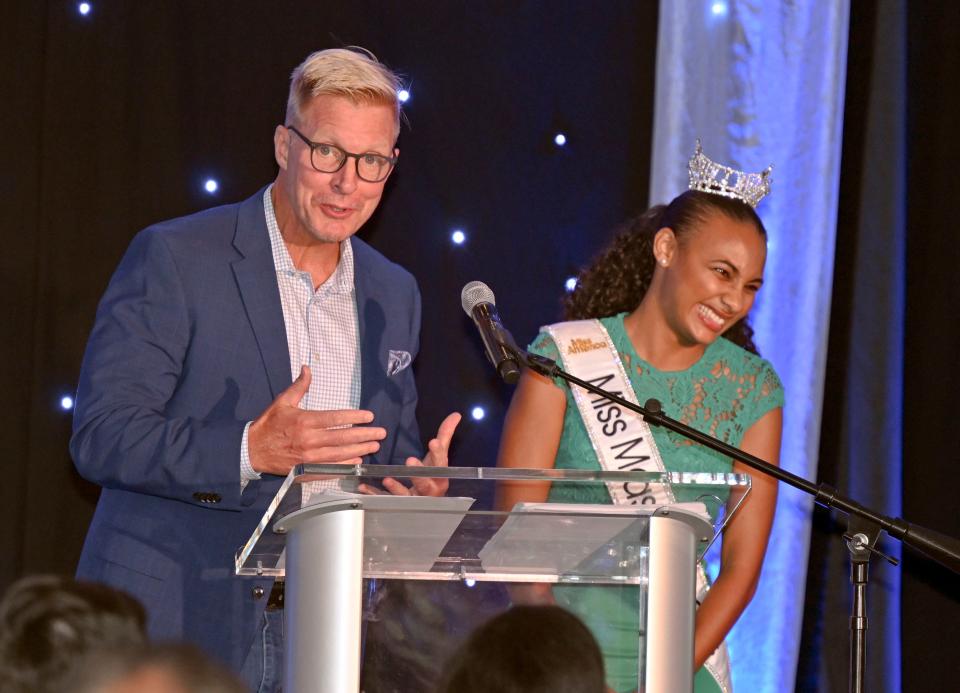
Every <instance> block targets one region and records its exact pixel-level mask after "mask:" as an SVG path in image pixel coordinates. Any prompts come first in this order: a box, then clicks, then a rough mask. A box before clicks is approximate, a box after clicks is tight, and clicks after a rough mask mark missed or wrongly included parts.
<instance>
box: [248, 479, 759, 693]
mask: <svg viewBox="0 0 960 693" xmlns="http://www.w3.org/2000/svg"><path fill="white" fill-rule="evenodd" d="M385 479H393V480H395V481H397V482H400V483H402V484H404V485H405V486H407V487H410V488H416V487H417V486H418V485H419V486H421V487H422V486H423V484H425V483H433V484H438V485H441V486H447V488H446V493H445V495H443V496H440V497H432V496H418V495H411V496H404V495H394V494H390V493H387V492H386V490H385V489H388V488H391V485H392V482H387V484H386V485H384V483H383V482H384V480H385ZM608 484H618V485H621V484H626V486H625V489H626V490H627V491H628V496H630V495H631V492H635V495H634V496H631V497H636V498H638V499H639V498H642V497H646V496H645V494H643V493H641V491H642V490H645V489H649V488H651V487H652V485H656V484H669V485H670V488H671V489H672V494H673V497H674V499H675V501H676V503H674V504H670V505H657V506H653V505H632V506H614V505H611V504H609V501H608V500H607V499H609V495H608V493H607V487H608ZM394 488H395V487H394ZM749 488H750V479H749V477H748V476H745V475H735V474H707V473H666V474H662V475H661V474H653V473H645V472H600V471H595V472H594V471H583V470H554V469H547V470H544V469H497V468H472V467H449V468H431V467H399V466H374V465H358V466H349V465H300V466H298V467H296V468H294V470H293V471H292V472H291V473H290V475H289V476H288V477H287V479H286V482H285V483H284V485H283V486H282V488H281V489H280V492H279V493H278V494H277V496H276V497H275V498H274V500H273V503H272V504H271V506H270V508H269V509H268V511H267V512H266V514H265V515H264V517H263V519H262V521H261V523H260V525H259V526H258V528H257V530H256V531H255V532H254V534H253V536H252V537H250V540H249V541H248V542H247V544H246V546H244V547H243V548H242V549H241V550H240V551H239V552H238V554H237V559H236V571H237V573H238V574H239V575H251V576H261V577H262V576H276V577H277V578H279V579H285V580H286V585H285V606H284V632H285V636H286V638H285V667H284V677H285V678H284V690H285V691H289V692H290V693H312V692H314V691H316V692H321V693H331V692H335V693H340V692H342V693H355V692H357V691H361V690H362V691H365V693H381V692H390V693H405V692H406V691H410V692H411V693H413V692H416V693H424V692H428V691H431V690H432V689H433V686H434V685H435V683H436V681H437V678H438V676H439V673H440V671H441V670H442V667H443V664H444V662H445V660H446V659H447V657H449V656H450V655H451V654H452V653H453V651H454V650H455V649H456V647H457V646H458V645H459V644H460V643H462V642H463V641H464V640H465V639H466V637H467V636H468V635H469V633H470V632H471V631H472V630H473V628H475V627H476V626H478V625H480V624H481V623H483V622H484V621H486V620H487V619H488V618H490V617H492V616H494V615H495V614H496V613H497V612H499V611H502V610H505V609H507V608H509V607H510V605H511V604H513V603H518V602H521V601H523V602H526V603H529V602H530V601H536V600H537V599H540V598H543V595H550V599H551V600H554V601H556V602H557V603H559V604H561V605H562V606H566V607H568V608H570V610H571V611H573V612H574V613H577V609H576V604H577V603H579V602H581V601H582V600H581V599H580V597H581V596H582V595H583V594H585V592H584V590H592V591H593V593H594V594H596V591H597V590H606V591H608V592H610V593H611V595H614V596H615V597H616V599H617V600H619V601H618V602H615V603H623V604H626V605H627V607H626V611H628V612H630V615H631V618H633V614H635V615H636V625H637V642H636V672H637V673H636V679H635V681H636V684H635V685H634V686H633V688H634V689H639V690H644V691H646V692H647V693H658V692H661V691H669V693H676V692H677V691H685V690H686V691H689V690H691V689H692V681H693V673H694V672H693V625H694V609H695V599H694V594H695V564H696V560H697V558H698V556H699V555H701V554H702V553H703V552H704V551H705V549H706V548H707V547H708V545H709V544H710V543H711V542H712V540H713V538H714V537H715V535H716V533H717V531H718V530H719V529H720V527H719V522H715V521H713V520H711V517H719V516H725V517H728V518H729V517H731V516H732V514H733V511H735V509H736V507H738V505H739V503H740V502H742V500H743V498H744V497H745V496H746V493H747V492H748V491H749ZM558 501H562V502H558ZM722 508H728V509H729V510H728V511H727V512H726V513H723V512H722ZM538 595H539V596H538ZM578 615H581V616H582V617H583V618H584V620H586V621H587V623H588V625H589V626H591V628H592V629H594V630H595V633H596V632H597V630H599V629H602V624H599V625H598V624H591V623H590V618H591V615H590V614H589V613H583V614H578ZM601 641H602V638H601ZM631 648H632V645H631ZM629 654H631V655H632V653H629ZM628 661H632V660H628ZM627 669H628V671H630V672H631V675H632V666H628V667H627ZM622 685H623V684H622V683H621V688H622ZM628 685H629V684H628Z"/></svg>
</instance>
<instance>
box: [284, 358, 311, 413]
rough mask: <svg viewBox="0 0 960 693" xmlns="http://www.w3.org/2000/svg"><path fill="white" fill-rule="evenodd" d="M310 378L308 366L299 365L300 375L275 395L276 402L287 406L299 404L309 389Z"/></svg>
mask: <svg viewBox="0 0 960 693" xmlns="http://www.w3.org/2000/svg"><path fill="white" fill-rule="evenodd" d="M310 378H311V375H310V366H301V367H300V375H298V376H297V379H296V380H294V381H293V383H291V385H290V387H288V388H287V389H286V390H284V391H283V392H281V393H280V395H279V396H278V397H277V402H279V403H280V404H285V405H287V406H289V407H296V406H297V405H299V404H300V400H302V399H303V397H304V395H306V394H307V390H309V389H310Z"/></svg>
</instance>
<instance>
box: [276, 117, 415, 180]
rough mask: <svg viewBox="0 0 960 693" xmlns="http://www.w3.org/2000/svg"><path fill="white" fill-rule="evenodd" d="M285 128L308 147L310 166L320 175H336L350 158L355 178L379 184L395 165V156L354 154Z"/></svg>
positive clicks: (289, 127) (293, 128) (288, 126)
mask: <svg viewBox="0 0 960 693" xmlns="http://www.w3.org/2000/svg"><path fill="white" fill-rule="evenodd" d="M286 128H287V130H290V131H291V132H293V133H294V134H295V135H296V136H297V137H299V138H300V139H302V140H303V141H304V142H305V143H306V145H307V146H308V147H310V164H311V165H312V166H313V167H314V168H315V169H316V170H317V171H319V172H320V173H336V172H337V171H339V170H340V169H341V168H343V165H344V164H345V163H346V162H347V159H349V158H351V157H352V158H353V159H355V160H356V162H357V177H358V178H359V179H360V180H365V181H367V182H368V183H379V182H380V181H382V180H384V179H385V178H386V177H387V176H389V175H390V171H391V170H393V167H394V166H395V165H396V163H397V157H395V156H383V155H382V154H375V153H373V152H366V153H364V154H354V153H353V152H348V151H347V150H345V149H341V148H340V147H338V146H337V145H335V144H328V143H326V142H313V141H311V140H308V139H307V138H306V137H305V136H304V134H303V133H302V132H300V131H299V130H297V129H296V128H295V127H293V126H292V125H287V126H286Z"/></svg>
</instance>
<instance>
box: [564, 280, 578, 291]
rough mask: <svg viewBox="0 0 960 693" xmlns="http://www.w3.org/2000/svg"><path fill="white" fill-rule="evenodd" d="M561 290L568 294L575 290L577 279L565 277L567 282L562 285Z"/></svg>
mask: <svg viewBox="0 0 960 693" xmlns="http://www.w3.org/2000/svg"><path fill="white" fill-rule="evenodd" d="M563 288H565V289H566V290H567V293H570V292H571V291H573V290H574V289H576V288H577V278H576V277H567V281H565V282H564V283H563Z"/></svg>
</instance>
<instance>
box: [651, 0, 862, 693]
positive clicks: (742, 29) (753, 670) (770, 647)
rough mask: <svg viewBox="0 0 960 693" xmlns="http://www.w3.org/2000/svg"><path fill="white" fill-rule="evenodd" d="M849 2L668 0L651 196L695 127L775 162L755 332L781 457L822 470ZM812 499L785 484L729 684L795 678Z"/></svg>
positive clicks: (788, 463) (679, 186)
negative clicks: (780, 404)
mask: <svg viewBox="0 0 960 693" xmlns="http://www.w3.org/2000/svg"><path fill="white" fill-rule="evenodd" d="M849 9H850V8H849V5H848V3H847V2H821V1H820V0H797V1H796V2H791V3H769V2H759V1H755V2H746V1H738V0H713V1H711V0H706V1H704V2H661V3H660V20H659V36H658V53H657V87H656V96H655V113H654V133H653V164H652V171H651V194H650V201H651V203H656V202H662V201H667V200H669V199H670V198H672V197H673V196H674V195H676V194H677V193H678V192H680V191H681V190H683V189H684V188H685V187H686V170H685V162H686V160H687V158H689V156H690V154H691V152H692V150H693V146H694V141H695V139H696V138H697V137H700V138H701V139H702V140H703V147H704V151H705V153H706V154H707V155H708V156H710V157H711V158H713V159H715V160H717V161H720V162H723V163H725V164H729V165H731V166H734V167H735V168H739V169H744V170H748V171H760V170H762V169H763V168H765V167H766V166H767V165H768V164H770V163H773V164H774V172H773V192H772V194H771V195H770V196H769V198H768V199H766V200H764V201H763V202H762V203H761V204H760V207H759V209H758V212H759V213H760V216H761V217H762V218H763V220H764V223H765V224H766V226H767V228H768V230H769V233H770V240H769V256H768V260H767V268H766V284H765V286H764V288H763V290H762V291H761V292H760V297H759V300H758V303H757V305H756V307H755V309H754V312H753V324H754V327H755V328H756V330H757V342H758V344H759V346H760V349H761V352H762V353H763V354H764V356H766V357H768V358H770V359H771V360H772V361H773V363H774V365H775V366H776V368H777V371H778V372H779V374H780V376H781V378H782V379H783V382H784V385H785V388H786V392H787V404H786V407H785V411H784V436H783V445H782V456H781V463H782V466H783V467H784V468H786V469H788V470H789V471H791V472H793V473H795V474H798V475H801V476H804V477H807V478H815V477H816V471H817V451H818V442H819V431H820V416H821V405H822V395H823V384H824V367H825V362H826V346H827V331H828V325H829V315H830V299H831V286H832V281H833V254H834V240H835V231H836V214H837V201H838V187H839V175H840V155H841V134H842V122H843V99H844V82H845V67H846V52H847V32H848V21H849ZM811 504H812V503H811V499H810V498H809V497H807V496H805V495H804V494H802V493H800V492H798V491H794V490H793V489H791V488H789V487H786V486H781V492H780V497H779V501H778V506H777V517H776V521H775V524H774V529H773V535H772V537H771V541H770V546H769V549H768V551H767V558H766V562H765V564H764V569H763V576H762V580H761V584H760V587H759V589H758V592H757V595H756V597H755V598H754V600H753V602H752V604H751V605H750V607H749V608H748V609H747V611H746V612H745V613H744V615H743V617H742V618H741V620H740V621H739V623H738V624H737V625H736V626H735V628H734V631H733V632H732V633H731V635H730V637H729V638H728V642H729V644H730V650H731V658H732V661H733V669H734V671H733V674H734V686H735V688H737V689H739V690H741V691H784V690H790V689H791V688H793V685H794V677H795V673H796V663H797V654H798V648H799V640H800V628H801V622H802V615H803V594H804V587H805V573H806V566H807V551H808V543H809V536H810V508H811Z"/></svg>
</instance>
